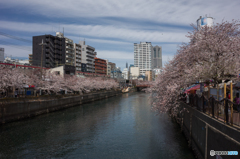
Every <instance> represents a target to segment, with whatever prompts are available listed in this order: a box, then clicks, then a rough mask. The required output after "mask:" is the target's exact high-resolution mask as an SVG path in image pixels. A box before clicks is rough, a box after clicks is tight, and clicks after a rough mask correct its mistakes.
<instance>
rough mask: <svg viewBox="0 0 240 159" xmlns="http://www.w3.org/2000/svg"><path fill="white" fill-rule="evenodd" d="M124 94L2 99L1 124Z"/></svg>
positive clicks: (101, 93) (117, 92)
mask: <svg viewBox="0 0 240 159" xmlns="http://www.w3.org/2000/svg"><path fill="white" fill-rule="evenodd" d="M119 94H122V92H121V91H114V90H113V91H104V92H103V91H102V92H96V93H89V94H84V95H75V96H47V97H44V96H41V97H33V98H17V99H10V100H4V99H3V100H0V124H3V123H7V122H11V121H17V120H20V119H24V118H29V117H32V116H37V115H40V114H44V113H48V112H52V111H56V110H60V109H64V108H68V107H72V106H77V105H81V104H84V103H88V102H92V101H96V100H100V99H104V98H109V97H112V96H116V95H119Z"/></svg>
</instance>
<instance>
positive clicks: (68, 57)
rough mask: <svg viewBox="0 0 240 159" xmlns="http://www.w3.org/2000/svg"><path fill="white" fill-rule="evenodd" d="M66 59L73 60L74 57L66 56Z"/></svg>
mask: <svg viewBox="0 0 240 159" xmlns="http://www.w3.org/2000/svg"><path fill="white" fill-rule="evenodd" d="M66 58H69V59H74V56H69V55H66Z"/></svg>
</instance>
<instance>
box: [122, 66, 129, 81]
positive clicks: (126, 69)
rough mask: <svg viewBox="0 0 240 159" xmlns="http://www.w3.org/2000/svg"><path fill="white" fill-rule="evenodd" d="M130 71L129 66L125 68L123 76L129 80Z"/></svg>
mask: <svg viewBox="0 0 240 159" xmlns="http://www.w3.org/2000/svg"><path fill="white" fill-rule="evenodd" d="M128 74H129V72H128V68H124V69H123V71H122V76H123V78H124V79H126V80H128V79H129V76H128Z"/></svg>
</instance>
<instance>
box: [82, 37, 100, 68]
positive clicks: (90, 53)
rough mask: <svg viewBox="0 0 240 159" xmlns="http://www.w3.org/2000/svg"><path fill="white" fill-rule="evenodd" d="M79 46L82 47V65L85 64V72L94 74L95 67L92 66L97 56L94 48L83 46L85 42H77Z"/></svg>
mask: <svg viewBox="0 0 240 159" xmlns="http://www.w3.org/2000/svg"><path fill="white" fill-rule="evenodd" d="M79 44H80V45H81V46H82V63H85V64H86V67H87V69H86V70H87V72H89V73H94V72H95V66H94V61H95V60H94V58H95V57H96V55H97V52H95V48H94V47H92V46H89V45H86V44H85V41H79Z"/></svg>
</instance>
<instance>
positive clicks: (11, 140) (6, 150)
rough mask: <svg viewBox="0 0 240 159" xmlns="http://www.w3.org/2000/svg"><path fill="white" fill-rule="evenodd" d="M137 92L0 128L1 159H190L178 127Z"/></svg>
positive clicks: (146, 96)
mask: <svg viewBox="0 0 240 159" xmlns="http://www.w3.org/2000/svg"><path fill="white" fill-rule="evenodd" d="M149 95H150V94H146V93H141V92H134V93H126V94H122V95H120V96H116V97H112V98H108V99H104V100H100V101H95V102H92V103H88V104H83V105H81V106H76V107H72V108H69V109H65V110H62V111H58V112H53V113H49V114H45V115H41V116H37V117H34V118H31V119H26V120H22V121H19V122H13V123H8V124H5V125H1V126H0V142H1V144H0V158H71V159H72V158H77V159H78V158H81V159H84V158H88V159H92V158H93V159H108V158H109V159H113V158H119V159H124V158H131V159H135V158H138V159H155V158H156V159H159V158H160V159H161V158H163V159H168V158H171V159H191V158H194V156H193V153H192V151H191V150H190V149H189V148H188V145H187V141H186V139H185V137H184V136H183V134H182V133H181V129H180V126H179V125H178V124H177V123H174V122H173V121H172V120H171V118H170V117H169V116H167V115H165V114H160V115H157V116H156V115H155V114H156V113H155V112H152V111H151V106H150V102H149V101H148V97H149Z"/></svg>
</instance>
